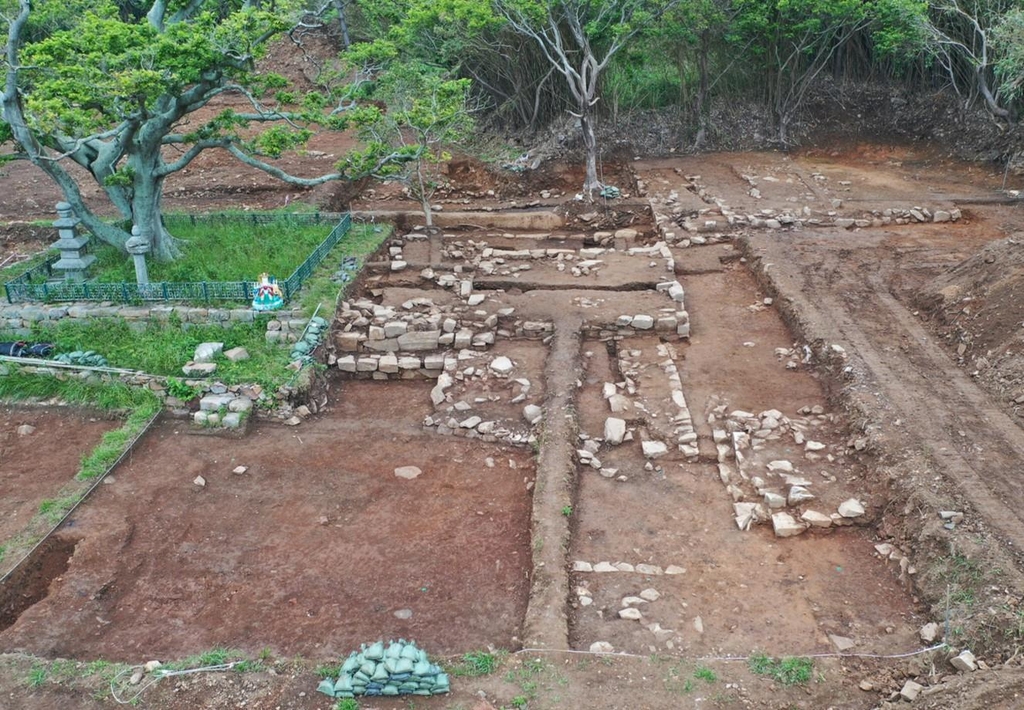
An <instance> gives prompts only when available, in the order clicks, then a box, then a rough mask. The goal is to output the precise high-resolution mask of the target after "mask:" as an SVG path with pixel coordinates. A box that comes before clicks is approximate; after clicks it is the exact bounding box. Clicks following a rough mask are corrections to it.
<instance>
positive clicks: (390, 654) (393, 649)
mask: <svg viewBox="0 0 1024 710" xmlns="http://www.w3.org/2000/svg"><path fill="white" fill-rule="evenodd" d="M401 656H402V644H400V643H395V642H394V641H392V642H391V644H390V645H389V646H388V650H387V651H385V652H384V658H394V659H396V660H397V659H398V658H400V657H401Z"/></svg>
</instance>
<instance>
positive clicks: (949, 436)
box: [749, 235, 1024, 563]
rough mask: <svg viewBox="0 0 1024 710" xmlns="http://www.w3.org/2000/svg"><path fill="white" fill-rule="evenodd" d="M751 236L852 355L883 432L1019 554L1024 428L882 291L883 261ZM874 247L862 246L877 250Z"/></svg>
mask: <svg viewBox="0 0 1024 710" xmlns="http://www.w3.org/2000/svg"><path fill="white" fill-rule="evenodd" d="M872 241H873V240H872ZM749 245H750V248H749V256H750V257H751V258H752V260H756V261H759V262H761V263H762V264H769V263H770V264H772V266H771V268H767V269H766V271H767V274H768V278H770V279H771V280H772V281H773V283H774V284H775V285H776V287H777V288H778V290H779V291H780V293H781V294H783V295H784V297H785V298H786V299H790V300H791V301H793V303H794V306H795V308H797V309H798V310H800V311H802V312H804V313H806V314H808V316H809V318H810V324H811V325H812V326H815V327H817V329H818V330H817V333H818V334H820V336H821V338H822V339H823V340H824V341H825V342H827V343H837V344H839V345H840V346H841V347H843V348H844V349H845V350H846V351H847V352H848V353H850V354H851V355H850V365H851V366H852V367H854V368H855V369H856V370H858V372H857V375H858V378H859V381H860V382H861V383H862V384H861V385H860V386H859V387H858V389H859V390H860V391H861V396H863V397H865V398H868V399H872V400H874V407H875V409H876V410H877V411H883V412H886V413H887V414H886V421H885V422H883V423H881V424H882V427H883V428H884V429H885V431H883V432H881V435H882V436H883V437H885V438H887V439H890V440H901V441H904V442H907V443H909V445H910V446H913V447H915V448H918V449H920V450H921V451H922V452H923V453H924V455H925V456H926V458H927V460H928V462H929V464H930V466H931V467H932V468H933V469H934V470H935V471H936V472H937V473H940V474H941V475H942V476H944V477H945V478H947V479H948V480H950V481H953V482H955V483H956V484H957V485H958V486H959V489H960V491H961V493H962V494H963V495H964V497H966V498H967V499H968V500H969V501H971V503H972V504H973V506H974V508H975V510H976V513H977V515H978V516H979V517H980V518H982V519H984V520H985V521H986V522H987V523H988V524H989V525H990V526H991V527H992V528H993V529H994V530H995V531H996V532H997V533H998V536H999V538H1000V539H1001V540H1002V541H1003V542H1005V543H1006V544H1007V545H1008V546H1009V550H1010V551H1011V552H1012V553H1013V555H1014V556H1015V557H1016V558H1017V560H1018V563H1024V488H1022V487H1021V478H1020V472H1021V471H1022V470H1024V432H1022V431H1021V429H1020V427H1018V426H1017V425H1016V424H1015V423H1014V422H1013V421H1012V420H1011V419H1010V418H1009V417H1008V416H1007V415H1006V414H1005V413H1004V412H1003V411H1001V410H1000V409H999V408H998V407H997V406H995V405H994V404H993V402H992V401H991V399H990V398H989V397H988V395H987V394H986V393H985V392H984V391H983V390H982V389H981V388H980V387H978V386H977V385H975V384H974V383H973V382H972V381H971V379H970V378H969V377H968V376H967V374H965V373H964V372H963V371H961V370H960V369H959V368H958V367H957V366H956V364H955V363H953V362H952V361H951V360H950V359H949V357H948V356H947V355H946V353H945V352H944V351H943V350H942V348H941V346H940V344H939V343H938V341H937V340H936V338H935V337H934V336H933V335H932V334H930V333H928V332H927V331H926V330H925V329H924V327H923V326H922V325H921V323H920V321H919V319H918V318H917V317H915V316H914V315H913V314H912V313H911V312H910V311H909V310H908V309H907V308H906V307H905V306H904V305H903V304H901V303H900V302H899V301H897V300H896V299H895V298H894V297H893V296H892V295H890V294H889V293H888V287H887V284H886V279H885V270H887V269H886V268H885V267H878V270H876V269H873V268H872V267H871V265H870V264H871V262H872V259H871V258H870V257H869V256H867V255H865V254H858V253H857V250H856V248H852V247H854V245H852V244H850V243H849V242H848V241H843V242H842V243H841V248H840V246H839V245H838V244H837V245H836V246H834V247H830V246H828V245H827V244H826V243H824V242H823V241H822V240H821V239H820V238H817V237H802V236H799V235H791V236H787V238H785V239H779V238H777V237H776V238H773V239H765V238H763V237H752V238H751V239H750V241H749ZM811 247H813V248H811ZM873 247H874V244H871V243H869V244H867V245H865V246H864V247H863V248H864V249H866V250H871V256H874V249H873ZM811 260H813V263H812V261H811ZM889 268H890V269H891V267H889Z"/></svg>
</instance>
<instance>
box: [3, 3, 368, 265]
mask: <svg viewBox="0 0 1024 710" xmlns="http://www.w3.org/2000/svg"><path fill="white" fill-rule="evenodd" d="M79 1H80V2H81V0H79ZM86 3H87V4H86V6H85V7H84V8H82V7H78V8H75V10H76V11H75V12H69V13H66V14H65V15H64V16H60V17H56V18H54V17H53V15H52V8H53V7H54V6H55V5H56V4H55V3H47V4H46V5H44V6H43V7H44V10H47V9H49V10H50V14H46V13H45V12H37V11H36V10H35V9H33V6H32V3H31V2H30V0H18V4H17V13H16V14H15V15H14V16H13V17H9V18H6V19H7V30H8V31H7V47H6V64H7V66H6V76H5V84H4V91H3V95H2V110H3V116H2V117H3V120H4V122H5V124H6V128H5V132H6V137H7V138H10V139H13V141H14V142H15V144H16V149H17V153H16V154H15V156H14V157H16V158H22V159H27V160H30V161H31V162H32V163H33V164H35V165H37V166H38V167H39V168H40V169H41V170H42V171H43V172H44V173H45V174H46V175H47V176H49V178H50V179H51V180H53V181H54V182H55V183H56V184H57V185H58V186H59V187H60V189H61V190H62V191H63V193H64V196H65V199H66V200H67V201H68V202H69V203H71V205H72V207H73V208H74V210H75V212H76V213H77V214H78V216H79V217H80V218H81V219H82V221H83V223H84V224H85V226H86V227H87V228H88V229H89V230H90V231H91V232H92V233H93V234H94V235H96V236H97V237H98V238H99V239H101V240H102V241H105V242H107V243H110V244H113V245H115V246H118V247H121V248H123V246H124V243H125V242H126V241H127V239H128V238H129V237H130V224H132V223H133V224H135V225H137V226H138V227H139V228H140V229H141V232H142V234H143V235H144V236H146V237H147V238H149V239H150V243H151V248H152V253H153V255H154V257H155V258H157V259H159V260H170V259H173V258H174V257H175V256H176V255H177V254H178V247H177V245H176V242H175V240H174V238H173V237H172V236H171V235H170V234H169V233H168V232H167V230H166V229H165V228H164V225H163V220H162V216H161V198H162V193H163V186H164V181H165V180H166V179H167V177H168V176H169V175H171V174H173V173H175V172H177V171H179V170H182V169H183V168H185V167H187V166H188V165H189V164H190V163H191V162H192V161H193V160H194V159H195V158H196V157H197V156H198V155H200V154H201V153H202V152H203V151H205V150H208V149H211V148H221V149H224V150H226V151H228V152H229V153H230V154H232V155H233V156H234V157H235V158H237V159H238V160H240V161H241V162H243V163H245V164H247V165H250V166H252V167H254V168H258V169H260V170H263V171H265V172H267V173H269V174H271V175H273V176H275V177H277V178H279V179H281V180H284V181H286V182H288V183H290V184H293V185H299V186H314V185H318V184H321V183H324V182H326V181H329V180H337V179H341V178H342V175H341V174H340V173H339V172H334V173H330V174H326V175H321V176H318V177H315V178H300V177H296V176H293V175H290V174H288V173H286V172H285V171H283V170H281V169H280V168H278V167H276V166H274V165H272V164H271V163H269V162H267V161H266V160H265V159H266V158H274V157H278V156H280V154H281V153H282V152H283V151H284V150H287V149H290V148H295V147H298V146H300V145H301V144H302V143H303V142H304V141H306V140H308V138H309V137H310V136H311V135H312V127H315V126H317V125H323V126H328V127H333V128H342V127H344V126H345V124H346V122H347V119H346V117H345V115H344V112H345V110H346V109H348V108H350V102H347V101H344V100H340V99H339V97H338V96H331V95H325V94H321V93H317V92H314V93H311V94H309V95H307V96H306V97H305V98H304V100H303V103H302V105H301V106H298V107H296V108H294V110H290V111H286V110H284V109H283V108H282V106H281V105H280V104H278V106H277V107H276V108H271V107H268V106H267V105H265V104H264V103H263V101H262V100H261V98H260V97H261V96H262V95H264V94H265V93H266V92H270V91H273V90H275V89H281V88H283V87H284V86H285V85H286V82H285V81H284V80H283V78H281V77H279V76H274V75H258V74H257V73H256V72H255V71H254V62H255V60H256V58H257V57H258V56H259V55H260V53H261V52H262V51H263V48H264V47H265V46H266V43H267V42H268V41H269V40H270V39H271V38H272V37H274V36H275V35H277V34H278V33H280V32H281V31H283V30H285V29H287V27H288V24H287V23H286V22H285V20H284V19H283V17H284V15H283V14H281V13H282V12H285V11H286V10H287V8H286V7H283V6H281V5H279V6H278V7H279V12H278V13H277V14H272V13H270V12H266V11H263V10H259V9H257V8H256V7H253V6H251V5H250V4H249V3H248V2H244V3H243V2H240V0H235V1H234V2H232V1H231V0H226V1H224V0H217V1H214V0H191V1H190V2H187V3H175V4H174V5H173V6H172V7H174V8H178V9H174V10H173V11H172V9H171V7H169V6H168V3H167V2H166V0H152V2H151V4H148V5H134V4H130V3H121V2H115V1H114V0H92V1H91V2H89V0H86ZM231 94H233V95H236V96H242V97H244V98H245V100H246V101H247V102H248V105H249V106H250V107H251V110H249V111H246V112H237V111H233V110H230V109H226V110H223V111H221V112H220V113H218V114H216V115H215V116H214V117H213V118H211V119H209V120H208V121H206V122H205V123H203V124H201V125H198V126H194V127H192V126H190V125H187V124H189V120H190V118H191V115H192V114H194V113H195V112H196V111H197V110H199V109H200V108H202V107H204V106H207V105H208V104H209V103H210V102H211V101H212V100H213V99H215V98H216V97H218V96H224V95H231ZM289 100H290V99H289ZM257 125H262V126H265V127H266V128H265V129H264V130H261V131H258V132H256V133H255V134H253V132H252V131H251V130H247V129H249V128H250V127H251V126H257ZM68 162H71V163H75V164H77V165H78V166H80V167H81V168H84V170H85V171H86V173H87V175H88V176H89V178H91V179H92V180H95V181H96V182H97V183H98V184H99V185H100V186H101V187H102V189H103V192H104V193H105V194H106V197H107V198H108V199H109V201H110V203H111V204H112V205H113V206H114V208H116V210H117V212H118V213H119V214H120V216H121V217H122V218H123V223H122V224H111V223H108V222H106V221H104V220H102V219H100V218H99V216H97V215H96V214H95V213H94V212H93V211H92V210H90V209H89V208H88V207H87V206H86V204H85V202H84V201H83V199H82V193H81V188H80V185H79V182H78V180H79V179H80V178H78V177H77V176H76V174H75V173H72V172H71V171H69V170H68V169H67V167H65V165H66V163H68Z"/></svg>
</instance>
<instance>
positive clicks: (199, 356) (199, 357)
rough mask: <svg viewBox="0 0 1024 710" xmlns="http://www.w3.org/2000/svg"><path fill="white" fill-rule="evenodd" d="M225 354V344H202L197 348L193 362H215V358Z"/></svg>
mask: <svg viewBox="0 0 1024 710" xmlns="http://www.w3.org/2000/svg"><path fill="white" fill-rule="evenodd" d="M222 352H224V343H200V344H199V345H197V346H196V352H195V355H194V356H193V358H192V361H193V362H213V360H214V358H216V357H217V356H218V355H220V354H221V353H222Z"/></svg>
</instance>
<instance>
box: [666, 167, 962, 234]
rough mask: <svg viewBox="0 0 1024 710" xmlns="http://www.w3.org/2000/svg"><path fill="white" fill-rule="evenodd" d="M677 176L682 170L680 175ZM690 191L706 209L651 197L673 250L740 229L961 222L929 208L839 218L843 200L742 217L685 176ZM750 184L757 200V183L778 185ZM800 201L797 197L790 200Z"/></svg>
mask: <svg viewBox="0 0 1024 710" xmlns="http://www.w3.org/2000/svg"><path fill="white" fill-rule="evenodd" d="M677 172H678V171H677ZM682 177H683V179H684V180H685V181H686V185H685V187H686V189H687V190H688V191H689V192H692V193H693V194H694V195H696V196H697V197H698V198H700V200H701V201H702V202H704V203H705V204H707V205H708V206H707V207H703V208H700V209H698V210H696V211H694V210H692V209H688V208H687V207H686V206H685V205H683V204H682V203H681V201H680V200H679V193H678V191H675V190H673V191H671V192H670V193H669V194H668V195H667V196H666V197H663V198H657V197H652V198H650V205H651V211H652V212H653V214H654V218H655V222H656V223H657V226H658V231H659V233H660V235H661V237H662V238H663V239H664V240H665V241H666V242H667V243H668V244H671V245H673V246H680V247H688V246H696V245H701V244H714V243H718V242H721V241H725V240H727V239H729V235H728V234H726V232H729V231H730V230H733V229H738V228H752V229H769V230H778V229H785V228H792V229H802V228H805V227H831V228H839V229H854V228H860V229H867V228H878V227H884V226H888V225H893V224H896V225H901V224H913V223H922V222H932V223H940V222H957V221H959V220H960V219H961V218H962V217H963V215H962V213H961V211H960V210H959V209H955V208H951V209H949V210H935V211H931V210H929V209H928V208H926V207H918V206H914V207H907V208H887V209H884V210H871V211H863V212H861V213H860V214H859V215H857V216H841V215H840V214H839V212H838V210H839V209H840V208H841V207H843V202H842V200H841V199H838V198H833V199H832V201H831V206H832V208H833V209H831V210H828V211H825V212H822V211H820V210H818V209H812V208H811V207H810V205H809V204H805V205H804V206H803V207H797V206H794V207H792V208H786V209H771V208H765V209H761V210H757V211H756V212H742V211H737V210H734V209H732V208H730V207H729V205H728V204H726V203H725V201H724V200H723V199H721V198H719V197H713V196H712V195H711V194H710V193H709V192H708V190H707V186H706V185H704V184H703V183H702V178H701V176H700V175H683V176H682ZM742 177H743V179H745V180H746V181H747V183H748V184H749V185H750V190H749V191H748V194H749V195H750V197H752V198H754V199H755V200H760V199H761V191H760V188H759V180H763V181H768V182H778V181H779V179H778V178H776V177H774V176H767V177H760V178H759V177H755V176H751V175H743V176H742ZM811 177H812V179H814V180H815V181H819V182H822V181H824V180H825V179H826V178H825V176H824V175H821V174H819V173H815V174H813V175H812V176H811ZM788 199H789V200H790V201H796V198H793V197H791V198H788ZM805 199H806V202H808V203H811V204H813V203H815V202H817V198H816V196H815V195H814V193H813V192H807V193H805Z"/></svg>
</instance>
